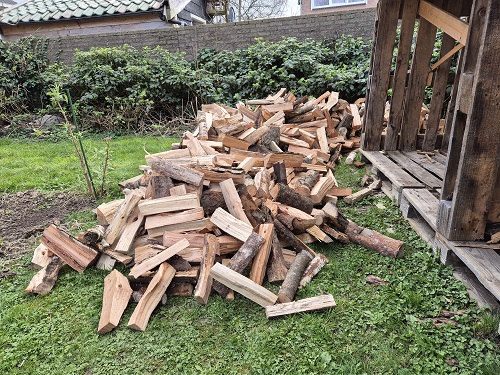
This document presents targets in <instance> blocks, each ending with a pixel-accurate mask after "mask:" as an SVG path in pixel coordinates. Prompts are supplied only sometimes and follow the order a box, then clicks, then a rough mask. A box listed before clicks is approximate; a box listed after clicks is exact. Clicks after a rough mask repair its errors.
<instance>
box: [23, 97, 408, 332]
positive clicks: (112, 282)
mask: <svg viewBox="0 0 500 375" xmlns="http://www.w3.org/2000/svg"><path fill="white" fill-rule="evenodd" d="M359 110H362V103H356V104H351V105H349V104H348V103H347V102H346V101H344V100H342V99H339V98H338V93H335V92H332V93H330V92H326V93H325V94H323V95H321V96H320V97H319V98H313V99H308V98H300V99H297V98H295V96H294V95H293V94H292V93H289V92H286V90H285V89H282V90H281V91H280V92H279V93H277V94H276V95H274V96H270V97H268V98H267V99H263V100H250V101H248V102H247V103H246V104H243V103H240V104H238V105H237V108H230V107H227V106H224V105H218V104H210V105H204V106H203V108H202V111H200V113H199V116H198V126H197V127H196V129H195V131H194V132H193V133H190V132H187V133H186V134H185V135H184V137H183V139H182V142H181V143H179V144H175V145H174V146H173V147H172V150H170V151H165V152H161V153H158V154H153V155H147V156H146V163H147V165H143V166H140V170H141V171H142V173H141V174H140V175H139V176H136V177H134V178H131V179H129V180H127V181H124V182H122V183H121V184H120V186H121V187H122V188H123V192H124V195H125V197H124V199H119V200H116V201H112V202H109V203H105V204H102V205H100V206H99V207H97V210H96V213H97V219H98V222H99V225H98V226H96V227H95V228H92V229H90V230H88V231H85V232H83V233H81V234H80V235H78V236H77V237H76V238H75V237H72V236H71V235H69V234H68V233H66V232H65V231H63V230H62V229H61V228H58V227H56V226H54V225H51V226H50V227H48V228H47V229H46V230H45V231H44V233H43V235H42V239H41V245H40V246H39V247H38V248H37V249H36V250H35V255H34V258H33V263H34V264H38V265H39V266H40V267H42V269H41V270H40V271H39V272H38V273H37V274H36V275H35V276H34V277H33V279H32V280H31V283H30V285H29V287H28V288H27V291H29V292H34V293H39V294H44V293H47V292H48V291H49V290H51V288H52V287H53V285H54V283H55V281H56V279H57V273H58V271H59V269H60V268H61V267H62V266H64V265H65V264H67V265H68V266H70V267H71V268H73V269H74V270H76V271H78V272H83V271H84V270H85V269H86V268H87V267H89V266H90V265H93V264H95V263H97V264H96V266H97V267H98V268H101V269H108V270H111V269H112V268H113V267H114V265H115V262H121V263H123V264H125V265H126V266H127V267H130V270H129V272H128V276H127V277H125V276H124V275H122V274H121V273H120V272H119V271H117V270H113V271H112V272H111V273H110V274H109V275H108V276H107V277H106V278H105V280H104V296H103V305H102V306H103V307H102V313H101V318H100V323H99V327H98V332H99V333H106V332H109V331H111V330H112V329H113V328H114V327H116V326H117V324H118V322H119V320H120V318H121V316H122V314H123V311H124V310H125V308H126V307H127V305H128V303H129V301H130V300H133V301H136V302H138V303H137V306H136V307H135V310H134V312H133V314H132V316H131V318H130V320H129V322H128V327H129V328H132V329H137V330H145V329H146V326H147V324H148V320H149V318H150V316H151V313H152V312H153V310H154V309H155V308H156V307H157V306H158V305H159V304H160V303H162V301H163V303H164V302H165V298H166V296H168V295H183V296H191V295H194V298H195V299H196V301H198V302H199V303H202V304H206V303H207V301H208V298H209V295H210V293H211V291H212V290H213V291H215V292H216V293H218V294H220V295H221V296H223V297H225V298H227V299H229V300H232V299H233V298H234V291H236V292H238V293H240V294H242V295H243V296H245V297H247V298H249V299H250V300H252V301H254V302H256V303H258V304H259V305H261V306H264V307H265V308H266V315H267V317H269V318H270V317H276V316H281V315H286V314H291V313H296V312H304V311H313V310H318V309H323V308H328V307H332V306H335V301H334V300H333V297H332V296H331V295H323V296H317V297H312V298H307V299H303V300H299V301H295V302H294V298H295V294H296V291H297V289H298V288H300V287H303V286H305V285H306V284H307V283H308V282H309V281H310V280H311V278H313V277H314V276H315V275H316V274H317V273H318V272H319V271H320V269H321V268H322V267H323V266H324V265H325V264H326V263H328V259H327V258H326V257H325V256H324V255H322V254H319V253H316V252H315V251H314V250H312V249H311V248H310V247H309V246H308V244H310V243H312V242H315V241H320V242H324V243H329V242H333V241H338V242H340V243H347V242H350V241H352V242H354V243H357V244H360V245H362V246H365V247H366V248H369V249H371V250H373V251H376V252H379V253H381V254H383V255H386V256H392V257H398V256H400V255H401V254H402V247H403V242H401V241H397V240H394V239H391V238H388V237H386V236H383V235H382V234H380V233H377V232H375V231H373V230H370V229H367V228H362V227H359V226H358V225H356V224H355V223H354V222H352V221H349V220H347V219H346V218H345V217H344V216H343V215H342V214H341V213H340V212H339V210H338V208H337V206H336V202H337V199H338V197H344V200H345V201H346V202H348V203H352V202H356V201H357V200H359V199H361V198H362V197H363V196H366V195H368V194H370V193H371V192H372V191H373V190H375V189H378V188H380V181H377V180H376V181H374V182H373V183H372V184H370V186H368V187H367V188H365V189H363V190H361V191H360V192H357V193H355V194H352V193H351V191H350V189H343V188H339V187H338V186H337V182H336V180H335V177H334V171H335V164H336V163H337V162H338V161H339V158H340V156H341V153H349V156H348V157H347V158H346V159H347V162H349V163H352V162H353V161H354V157H355V150H356V149H357V148H358V146H359V137H358V136H357V134H358V132H359V130H360V128H361V118H360V114H359ZM353 150H354V152H353ZM247 268H248V269H249V273H248V277H247V276H244V275H243V273H244V271H245V270H246V269H247ZM245 274H246V273H245ZM266 276H267V280H268V281H269V282H271V283H281V287H280V289H279V292H278V294H277V295H276V294H274V293H272V292H271V291H269V290H268V289H266V288H264V287H263V286H262V284H263V282H264V279H265V278H266ZM131 286H132V287H131Z"/></svg>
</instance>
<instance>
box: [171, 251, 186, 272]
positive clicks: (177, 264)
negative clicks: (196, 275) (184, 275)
mask: <svg viewBox="0 0 500 375" xmlns="http://www.w3.org/2000/svg"><path fill="white" fill-rule="evenodd" d="M167 263H168V264H170V265H171V266H172V267H174V268H175V271H176V272H178V271H189V270H190V269H191V268H192V267H191V264H190V263H189V262H188V261H187V260H185V259H184V258H183V257H181V256H180V255H179V254H177V255H174V256H173V257H171V258H170V259H169V260H167Z"/></svg>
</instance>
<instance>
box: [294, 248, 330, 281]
mask: <svg viewBox="0 0 500 375" xmlns="http://www.w3.org/2000/svg"><path fill="white" fill-rule="evenodd" d="M327 264H328V258H327V257H326V256H324V255H323V254H320V253H317V254H316V256H315V257H314V259H313V260H311V262H310V263H309V265H308V266H307V268H306V270H305V271H304V274H303V275H302V278H301V279H300V282H299V288H300V289H301V288H303V287H305V286H306V285H307V284H308V283H309V282H310V281H311V280H312V278H313V277H314V276H316V275H317V274H318V272H319V271H321V269H322V268H323V267H324V266H326V265H327Z"/></svg>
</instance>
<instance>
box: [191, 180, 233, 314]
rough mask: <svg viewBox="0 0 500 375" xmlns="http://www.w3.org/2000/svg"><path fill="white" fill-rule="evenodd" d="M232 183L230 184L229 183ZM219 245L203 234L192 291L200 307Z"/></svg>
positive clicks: (209, 287) (210, 278) (208, 284)
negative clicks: (201, 254)
mask: <svg viewBox="0 0 500 375" xmlns="http://www.w3.org/2000/svg"><path fill="white" fill-rule="evenodd" d="M231 183H232V182H231ZM218 247H219V243H218V241H217V237H215V236H214V235H213V234H205V243H204V246H203V258H202V260H201V265H200V274H199V276H198V283H197V284H196V288H195V290H194V298H195V299H196V301H198V302H199V303H201V304H202V305H206V304H207V302H208V297H209V296H210V290H211V289H212V281H213V280H212V277H211V276H210V269H211V268H212V266H213V265H214V262H215V255H216V254H217V253H218V252H219V250H218Z"/></svg>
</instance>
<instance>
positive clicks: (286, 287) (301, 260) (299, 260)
mask: <svg viewBox="0 0 500 375" xmlns="http://www.w3.org/2000/svg"><path fill="white" fill-rule="evenodd" d="M311 259H312V256H311V255H310V254H309V253H308V252H306V251H301V252H300V254H297V256H296V257H295V260H294V261H293V263H292V265H291V266H290V269H289V270H288V273H287V274H286V277H285V281H283V284H282V285H281V288H280V290H279V292H278V300H279V301H280V302H281V303H284V302H292V301H293V299H294V298H295V293H296V292H297V288H298V287H299V282H300V279H302V275H303V274H304V271H305V270H306V268H307V265H308V264H309V262H310V261H311Z"/></svg>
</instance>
